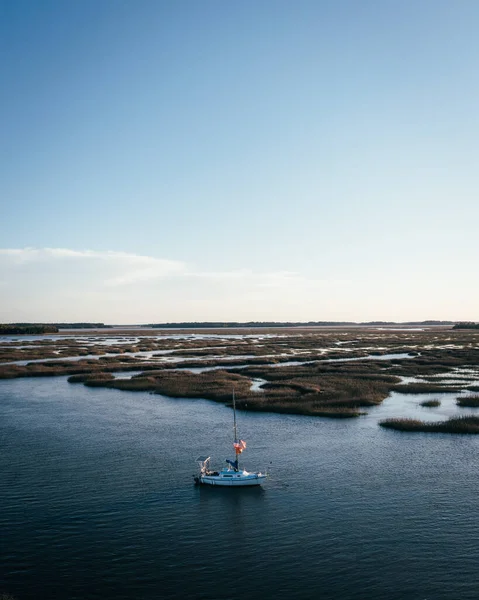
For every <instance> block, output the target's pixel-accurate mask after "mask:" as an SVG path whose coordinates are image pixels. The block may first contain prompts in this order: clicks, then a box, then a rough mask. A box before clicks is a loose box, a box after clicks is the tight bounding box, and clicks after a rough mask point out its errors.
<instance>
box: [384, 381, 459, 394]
mask: <svg viewBox="0 0 479 600" xmlns="http://www.w3.org/2000/svg"><path fill="white" fill-rule="evenodd" d="M391 391H393V392H398V393H399V394H445V393H447V392H460V391H461V390H460V389H459V388H454V387H451V386H447V385H437V384H432V383H406V384H399V385H393V386H392V387H391Z"/></svg>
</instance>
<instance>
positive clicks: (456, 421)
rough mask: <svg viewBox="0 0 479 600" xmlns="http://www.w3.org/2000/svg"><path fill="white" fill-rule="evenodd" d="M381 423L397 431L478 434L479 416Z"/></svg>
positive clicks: (393, 420)
mask: <svg viewBox="0 0 479 600" xmlns="http://www.w3.org/2000/svg"><path fill="white" fill-rule="evenodd" d="M379 425H380V426H381V427H385V428H387V429H395V430H397V431H410V432H423V433H459V434H464V433H467V434H478V433H479V417H476V416H472V415H468V416H464V417H451V418H450V419H448V420H447V421H441V422H439V423H437V422H436V423H434V422H433V423H428V422H425V421H419V420H416V419H386V420H384V421H380V422H379Z"/></svg>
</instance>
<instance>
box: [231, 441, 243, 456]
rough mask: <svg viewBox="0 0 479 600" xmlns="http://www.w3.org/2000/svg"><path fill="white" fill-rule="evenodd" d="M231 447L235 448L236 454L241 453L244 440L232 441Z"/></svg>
mask: <svg viewBox="0 0 479 600" xmlns="http://www.w3.org/2000/svg"><path fill="white" fill-rule="evenodd" d="M233 448H234V449H235V452H236V454H237V455H238V454H241V453H242V452H243V450H244V449H245V448H246V442H245V441H244V440H238V441H237V442H234V444H233Z"/></svg>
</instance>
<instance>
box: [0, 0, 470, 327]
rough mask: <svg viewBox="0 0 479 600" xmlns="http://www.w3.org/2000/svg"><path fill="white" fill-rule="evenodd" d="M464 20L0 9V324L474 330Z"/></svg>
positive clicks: (87, 0)
mask: <svg viewBox="0 0 479 600" xmlns="http://www.w3.org/2000/svg"><path fill="white" fill-rule="evenodd" d="M478 31H479V2H477V1H476V0H456V1H454V2H452V1H450V0H414V1H412V0H394V1H393V0H376V1H372V0H362V1H358V0H329V1H321V0H314V1H307V0H299V1H298V2H291V1H289V0H287V1H283V0H263V1H262V0H241V1H238V2H225V1H224V0H222V1H219V0H218V1H216V0H212V1H209V0H206V1H204V2H198V1H196V0H191V1H182V0H170V1H160V0H156V1H148V0H138V1H135V2H133V1H123V0H114V1H113V0H101V1H100V2H98V1H97V0H81V1H80V0H71V1H69V2H65V1H63V0H55V1H49V0H42V1H37V0H35V1H29V0H0V89H1V95H0V99H1V111H0V153H1V154H0V159H1V160H0V199H1V220H0V236H1V237H0V248H1V249H0V298H1V303H0V321H22V320H29V321H43V320H46V321H62V320H67V321H68V320H94V321H98V320H102V321H105V322H109V323H111V322H116V323H132V322H137V323H141V322H151V321H178V320H298V321H301V320H305V321H307V320H355V321H363V320H372V319H384V320H396V321H404V320H422V319H453V320H457V319H470V320H479V308H478V307H479V283H478V281H479V279H478V277H477V274H476V273H477V262H478V258H479V241H478V239H479V236H478V234H477V231H478V228H477V225H478V221H479V219H478V217H479V202H478V200H479V194H478V193H479V165H478V157H479V109H478V107H479V93H478V92H479V81H478V77H479V75H478V74H479V35H478Z"/></svg>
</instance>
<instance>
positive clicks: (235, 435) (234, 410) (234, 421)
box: [233, 388, 239, 470]
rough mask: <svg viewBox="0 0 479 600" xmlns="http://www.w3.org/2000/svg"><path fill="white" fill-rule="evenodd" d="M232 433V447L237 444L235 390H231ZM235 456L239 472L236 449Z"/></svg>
mask: <svg viewBox="0 0 479 600" xmlns="http://www.w3.org/2000/svg"><path fill="white" fill-rule="evenodd" d="M233 433H234V441H233V445H234V444H236V443H237V442H238V432H237V430H236V400H235V389H234V388H233ZM235 454H236V457H235V458H236V470H239V458H238V457H239V454H238V453H237V450H236V447H235Z"/></svg>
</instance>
